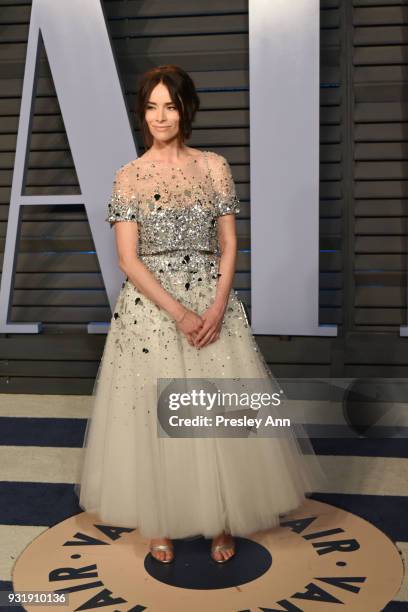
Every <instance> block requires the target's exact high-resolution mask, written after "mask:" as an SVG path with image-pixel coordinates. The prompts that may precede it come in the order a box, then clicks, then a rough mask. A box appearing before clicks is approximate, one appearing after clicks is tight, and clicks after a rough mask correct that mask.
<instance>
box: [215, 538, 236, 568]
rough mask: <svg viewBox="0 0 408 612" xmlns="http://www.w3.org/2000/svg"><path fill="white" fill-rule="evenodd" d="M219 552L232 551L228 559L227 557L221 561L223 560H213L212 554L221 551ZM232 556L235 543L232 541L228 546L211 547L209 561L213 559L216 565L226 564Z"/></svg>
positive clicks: (217, 545)
mask: <svg viewBox="0 0 408 612" xmlns="http://www.w3.org/2000/svg"><path fill="white" fill-rule="evenodd" d="M221 550H233V551H234V553H233V554H232V555H231V556H230V557H227V558H226V559H223V558H221V559H215V558H214V556H213V553H215V552H218V551H221ZM234 556H235V542H234V541H232V542H231V543H230V544H216V545H215V546H211V559H213V560H214V561H216V562H217V563H226V562H227V561H229V560H230V559H232V558H233V557H234Z"/></svg>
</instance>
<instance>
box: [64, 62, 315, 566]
mask: <svg viewBox="0 0 408 612" xmlns="http://www.w3.org/2000/svg"><path fill="white" fill-rule="evenodd" d="M137 108H138V116H139V120H140V122H141V128H142V132H143V136H144V139H145V143H146V149H147V150H146V152H145V153H144V154H143V155H142V156H141V157H139V158H137V159H135V160H133V161H130V162H129V163H126V164H125V165H124V166H122V167H121V168H120V169H119V170H118V171H117V173H116V177H115V182H114V188H113V192H112V196H111V198H110V200H109V203H108V213H109V214H108V217H107V219H106V220H107V221H108V222H109V223H110V224H111V226H114V227H115V237H116V245H117V252H118V260H119V267H120V269H121V270H122V271H123V272H124V273H125V275H126V281H125V282H124V283H123V285H122V289H121V291H120V294H119V297H118V300H117V303H116V306H115V309H114V313H113V316H112V319H111V327H110V331H109V334H108V336H107V339H106V344H105V348H104V353H103V356H102V360H101V364H100V367H99V370H98V374H97V378H96V382H95V386H94V396H95V404H94V409H93V413H92V419H90V420H89V421H88V424H87V430H86V435H85V441H84V447H86V453H85V459H84V465H83V471H82V476H81V481H80V484H77V485H76V491H77V493H78V496H79V503H80V506H81V507H82V508H83V509H84V510H88V511H91V512H97V513H98V514H99V516H100V518H101V519H102V520H103V521H109V522H111V524H112V523H113V524H116V525H121V526H124V527H135V528H136V527H137V528H139V530H140V533H141V534H142V535H143V536H146V537H149V538H151V542H150V551H151V554H152V556H153V557H154V558H156V559H157V560H158V561H161V562H163V563H168V562H170V561H171V560H172V559H173V558H174V550H173V544H172V541H171V538H181V537H187V536H193V535H197V534H201V535H203V536H204V537H211V538H212V546H211V556H212V558H213V559H214V560H215V561H217V562H220V563H222V562H225V561H227V560H228V559H230V558H231V557H232V556H233V555H234V553H235V548H234V538H233V535H245V534H249V533H253V532H255V531H257V530H259V529H266V528H270V527H273V526H275V525H277V524H278V523H279V515H280V514H283V513H285V512H288V511H289V510H292V509H294V508H297V507H298V506H299V505H300V504H301V503H302V501H303V500H304V497H305V495H306V494H307V493H308V492H310V491H313V490H316V489H315V487H316V486H319V485H320V484H321V483H322V482H323V473H322V472H321V470H320V466H319V464H318V462H317V460H316V457H315V456H314V453H313V451H312V450H311V451H310V452H309V457H306V456H305V455H303V453H302V451H301V450H300V446H299V445H298V442H297V440H295V438H294V435H293V432H289V433H285V434H284V436H283V439H282V438H281V439H279V438H278V437H276V436H275V437H273V438H272V437H261V438H257V439H250V438H249V437H246V438H245V437H244V436H242V437H235V438H234V439H231V438H228V437H215V436H214V437H194V433H193V434H192V435H190V436H188V437H185V438H181V437H178V438H177V437H170V438H169V437H167V438H166V437H164V436H161V437H160V436H158V434H157V379H158V378H170V379H190V378H202V377H214V378H218V379H220V378H224V377H225V378H236V380H240V379H242V378H243V377H247V378H250V379H256V378H261V379H264V380H266V381H268V384H270V385H271V383H272V381H273V377H272V374H271V372H270V371H269V370H268V367H267V365H266V363H265V362H264V360H263V358H262V357H261V355H260V353H259V349H258V347H257V344H256V342H255V340H254V338H253V336H252V334H251V331H250V327H249V324H248V320H247V318H246V315H245V310H244V308H243V305H242V303H241V301H240V299H239V298H238V297H237V294H236V292H235V291H234V290H233V289H232V282H233V277H234V272H235V263H236V250H237V238H236V229H235V214H237V213H238V212H239V210H240V209H239V201H238V198H237V195H236V192H235V186H234V182H233V179H232V175H231V170H230V167H229V165H228V163H227V161H226V159H225V158H224V157H222V156H221V155H219V154H217V153H214V152H210V151H200V150H198V149H195V148H192V147H189V146H187V145H186V144H185V141H186V140H187V139H188V138H189V136H190V134H191V124H192V122H193V119H194V116H195V114H196V111H197V110H198V108H199V99H198V96H197V93H196V90H195V87H194V83H193V81H192V79H191V78H190V76H189V75H188V74H187V73H186V72H184V71H183V70H182V69H181V68H179V67H177V66H172V65H166V66H160V67H158V68H154V69H152V70H150V71H149V72H147V73H145V75H143V78H142V81H141V83H140V87H139V92H138V107H137ZM275 388H276V387H275ZM310 449H311V446H310V447H309V450H310ZM306 459H308V461H307V460H306Z"/></svg>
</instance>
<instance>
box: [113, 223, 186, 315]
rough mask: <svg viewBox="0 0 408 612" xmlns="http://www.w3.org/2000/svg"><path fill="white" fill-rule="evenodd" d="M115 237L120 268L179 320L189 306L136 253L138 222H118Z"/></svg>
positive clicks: (158, 304)
mask: <svg viewBox="0 0 408 612" xmlns="http://www.w3.org/2000/svg"><path fill="white" fill-rule="evenodd" d="M115 239H116V250H117V254H118V263H119V267H120V269H121V270H122V271H123V272H124V273H125V274H126V276H127V277H128V279H129V280H130V281H131V283H133V285H134V286H135V287H136V288H137V289H139V291H141V293H143V295H145V296H146V297H147V298H149V299H150V300H152V301H153V302H154V303H155V304H157V306H159V307H160V308H163V310H165V311H166V312H167V313H168V314H169V315H170V316H171V317H172V318H173V319H174V320H175V321H179V320H180V319H181V318H182V316H183V315H184V313H185V311H186V310H187V308H185V306H183V305H182V304H181V303H180V302H179V301H178V300H176V299H175V298H173V296H171V295H170V293H168V292H167V291H166V290H165V289H164V287H163V286H162V285H161V284H160V283H159V281H158V280H157V278H156V277H155V276H154V274H153V273H152V272H151V271H150V270H149V268H148V267H147V266H145V264H144V263H143V262H142V261H141V260H140V259H139V258H138V257H137V255H136V253H137V244H138V225H137V223H128V222H126V221H124V222H120V221H119V222H116V223H115Z"/></svg>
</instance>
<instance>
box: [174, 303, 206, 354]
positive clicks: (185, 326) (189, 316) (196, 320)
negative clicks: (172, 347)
mask: <svg viewBox="0 0 408 612" xmlns="http://www.w3.org/2000/svg"><path fill="white" fill-rule="evenodd" d="M203 323H204V322H203V320H202V318H201V317H200V316H199V315H198V314H197V313H195V312H194V311H193V310H190V309H188V308H186V309H185V311H184V314H183V316H182V317H181V319H180V320H179V321H176V327H177V329H179V330H180V331H181V332H183V334H184V335H185V336H186V338H187V340H188V342H189V344H191V346H194V341H193V338H194V336H195V334H196V333H198V332H199V330H200V329H201V327H202V325H203Z"/></svg>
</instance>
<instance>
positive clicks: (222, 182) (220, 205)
mask: <svg viewBox="0 0 408 612" xmlns="http://www.w3.org/2000/svg"><path fill="white" fill-rule="evenodd" d="M209 165H210V172H211V176H212V182H213V186H214V192H215V214H216V216H217V217H220V216H222V215H229V214H237V213H239V212H240V206H239V204H240V202H239V199H238V197H237V194H236V189H235V183H234V179H233V177H232V172H231V168H230V165H229V163H228V162H227V160H226V159H225V157H223V156H222V155H219V154H218V153H212V152H211V154H210V155H209Z"/></svg>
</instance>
